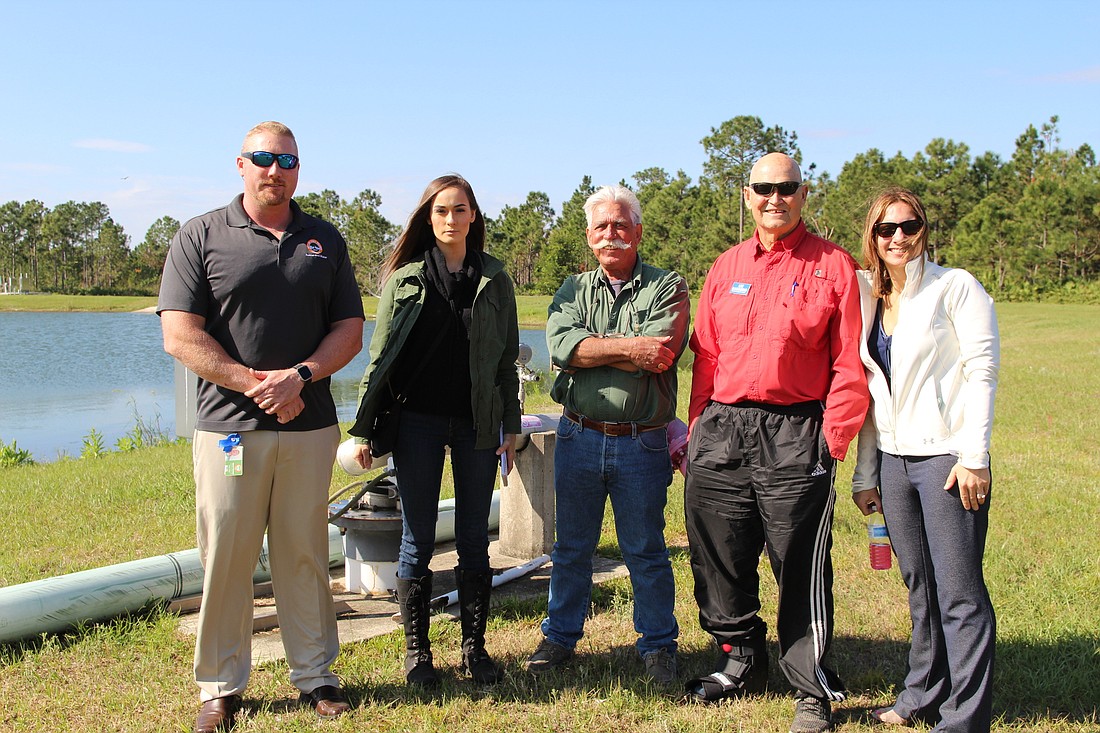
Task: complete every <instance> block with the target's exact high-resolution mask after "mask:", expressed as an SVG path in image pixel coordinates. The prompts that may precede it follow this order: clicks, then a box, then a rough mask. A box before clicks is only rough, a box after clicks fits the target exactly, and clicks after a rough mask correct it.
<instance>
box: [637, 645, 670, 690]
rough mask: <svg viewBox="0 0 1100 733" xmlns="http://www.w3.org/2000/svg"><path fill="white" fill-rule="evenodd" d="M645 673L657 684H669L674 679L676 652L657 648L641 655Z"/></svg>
mask: <svg viewBox="0 0 1100 733" xmlns="http://www.w3.org/2000/svg"><path fill="white" fill-rule="evenodd" d="M642 661H644V662H645V673H646V674H647V675H649V677H650V679H652V680H653V681H654V682H656V683H657V684H659V685H670V684H672V683H673V682H675V681H676V652H670V651H669V650H668V649H658V650H657V651H655V652H650V653H649V654H646V655H645V656H644V657H642Z"/></svg>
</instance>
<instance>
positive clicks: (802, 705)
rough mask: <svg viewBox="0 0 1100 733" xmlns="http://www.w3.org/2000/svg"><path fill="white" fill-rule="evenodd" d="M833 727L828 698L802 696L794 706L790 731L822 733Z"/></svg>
mask: <svg viewBox="0 0 1100 733" xmlns="http://www.w3.org/2000/svg"><path fill="white" fill-rule="evenodd" d="M832 727H833V722H832V715H831V708H830V706H829V701H828V700H819V699H817V698H816V697H802V698H799V700H798V702H797V703H796V704H795V706H794V722H792V723H791V733H823V731H827V730H831V729H832Z"/></svg>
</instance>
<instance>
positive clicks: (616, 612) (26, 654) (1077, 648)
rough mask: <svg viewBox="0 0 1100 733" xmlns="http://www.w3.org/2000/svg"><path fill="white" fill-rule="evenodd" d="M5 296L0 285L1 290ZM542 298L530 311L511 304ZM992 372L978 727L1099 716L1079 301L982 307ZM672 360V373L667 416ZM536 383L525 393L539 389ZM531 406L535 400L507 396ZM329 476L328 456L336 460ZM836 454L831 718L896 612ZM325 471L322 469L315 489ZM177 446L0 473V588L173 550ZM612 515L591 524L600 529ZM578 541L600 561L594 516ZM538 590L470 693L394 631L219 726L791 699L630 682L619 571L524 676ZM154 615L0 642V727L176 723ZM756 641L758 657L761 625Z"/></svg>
mask: <svg viewBox="0 0 1100 733" xmlns="http://www.w3.org/2000/svg"><path fill="white" fill-rule="evenodd" d="M4 300H6V299H5V298H0V303H2V302H3V301H4ZM539 307H541V308H543V311H542V312H543V313H545V310H544V309H545V300H543V301H542V304H541V306H539V305H538V304H535V305H532V306H531V310H532V313H537V312H538V308H539ZM998 312H999V316H1000V322H1001V335H1002V352H1003V358H1002V363H1003V366H1002V372H1001V383H1000V389H999V391H998V399H997V422H996V428H995V431H994V447H993V454H994V464H993V471H994V487H993V491H992V498H991V501H992V508H991V522H990V526H991V529H990V536H989V544H988V547H987V551H986V570H987V578H988V583H989V586H990V592H991V594H992V596H993V601H994V605H995V607H996V609H997V614H998V645H997V672H996V682H995V695H994V712H995V715H996V716H997V722H996V723H995V725H994V730H996V731H1025V730H1026V731H1054V732H1068V731H1100V713H1098V712H1097V708H1098V706H1100V533H1098V532H1097V530H1096V519H1097V517H1098V516H1100V453H1098V449H1097V446H1098V441H1097V436H1098V435H1100V411H1098V410H1097V409H1096V405H1097V404H1098V402H1100V369H1097V366H1098V365H1100V329H1097V323H1100V309H1098V308H1096V307H1093V306H1071V305H1035V304H1006V305H1003V306H1000V307H999V308H998ZM687 380H688V377H687V375H684V380H683V384H682V385H681V398H682V399H681V410H680V412H681V415H683V414H684V413H685V412H686V407H685V405H686V400H685V399H683V398H684V397H685V396H686V388H687ZM542 399H545V398H542ZM545 407H546V405H545V404H544V405H542V406H540V405H539V404H538V403H537V402H536V403H532V404H529V405H528V408H529V410H531V411H539V410H540V409H543V408H545ZM337 473H338V474H340V472H339V471H338V472H337ZM850 476H851V461H850V460H849V461H848V462H846V463H845V464H844V465H842V467H841V471H840V475H839V477H838V480H837V491H838V494H839V497H838V502H837V510H836V518H835V524H834V549H833V560H834V565H835V568H836V583H835V595H836V609H837V623H836V638H835V643H834V655H835V660H834V661H835V665H836V667H837V668H838V670H839V671H840V672H841V674H842V676H843V677H844V678H845V681H846V682H847V684H848V688H849V691H850V697H849V699H848V700H847V701H846V702H844V703H842V704H840V705H839V706H838V707H837V710H836V714H835V716H834V717H835V719H836V722H837V730H840V731H845V732H852V733H854V732H856V731H871V730H873V729H875V728H874V727H873V726H872V725H871V721H870V718H869V716H868V714H867V711H868V710H869V709H870V708H872V707H876V706H879V705H884V704H888V703H890V702H892V700H893V696H894V695H895V694H896V686H897V685H898V684H899V683H900V681H901V679H902V677H903V674H904V670H905V653H906V650H907V646H908V632H909V628H908V611H907V605H906V601H905V589H904V587H903V586H902V583H901V580H900V578H899V577H898V575H897V571H896V569H895V570H892V571H889V572H873V571H871V570H870V569H869V568H868V567H867V545H866V535H865V531H864V524H863V518H862V516H861V515H860V514H859V513H858V511H857V510H856V508H855V507H854V506H853V505H852V503H851V502H850V501H849V500H848V498H847V493H848V490H849V481H850ZM345 480H346V477H343V476H342V474H341V475H340V476H338V477H337V478H334V486H338V485H342V483H343V482H344V481H345ZM682 489H683V482H682V479H680V478H679V477H678V476H677V479H676V480H675V481H674V483H673V485H672V487H671V488H670V491H669V509H668V530H667V534H668V539H669V544H670V547H671V551H672V558H673V567H674V572H675V574H676V581H677V607H676V612H677V617H678V619H679V621H680V626H681V640H680V641H681V677H685V678H686V677H688V676H691V675H694V674H696V673H703V672H705V671H709V670H708V667H709V665H710V664H711V661H712V648H711V642H710V640H709V639H708V638H707V637H706V636H705V635H704V634H703V633H702V632H701V631H700V630H699V628H698V623H697V618H696V607H695V602H694V599H693V597H692V584H691V573H690V569H689V567H688V560H687V547H686V539H685V535H684V521H683V501H682ZM192 492H193V488H192V484H191V475H190V453H189V447H188V446H186V445H171V446H165V447H159V448H151V449H145V450H142V451H137V452H132V453H112V454H110V455H108V456H106V457H104V458H101V459H98V460H63V461H59V462H56V463H52V464H46V465H38V466H25V467H16V468H7V469H0V506H3V507H4V508H5V509H6V511H7V512H8V514H9V518H8V520H7V521H6V522H5V531H4V532H3V533H0V585H9V584H13V583H20V582H25V581H28V580H33V579H37V578H41V577H46V576H50V575H54V574H58V573H66V572H72V571H75V570H81V569H86V568H91V567H97V566H101V565H106V564H111V563H117V562H124V561H126V560H132V559H137V558H141V557H148V556H151V555H156V554H160V553H163V552H168V551H173V550H180V549H186V548H190V547H192V546H193V545H194V519H193V514H192V512H193V498H192ZM611 526H612V523H611V520H610V518H608V519H607V520H606V521H605V529H607V530H610V529H611ZM599 551H600V553H601V554H606V555H611V556H614V555H616V553H617V548H616V545H615V542H614V535H613V533H612V532H609V531H608V532H605V537H604V541H603V542H602V543H601V546H600V550H599ZM762 574H763V576H764V578H763V582H762V600H763V603H764V609H763V616H764V618H765V619H766V620H768V621H769V624H770V625H771V626H772V627H773V628H774V623H773V622H774V614H775V600H776V599H775V591H774V583H772V581H771V579H770V575H769V574H768V572H767V570H766V569H763V568H762ZM544 611H545V600H540V601H531V602H516V601H509V602H506V603H503V604H499V605H497V606H496V607H495V608H494V614H493V617H492V619H491V621H490V628H489V646H490V650H491V651H492V652H494V653H495V654H496V655H497V656H498V657H499V658H500V659H501V661H502V662H503V663H504V664H505V667H506V671H507V678H506V680H505V681H504V682H503V683H502V684H500V685H498V686H496V687H494V688H491V689H487V688H478V687H476V686H474V685H472V683H469V682H466V681H463V680H460V679H457V678H455V677H454V676H453V675H452V674H451V672H450V671H447V672H446V673H445V675H444V677H445V683H444V685H443V688H442V691H441V692H440V693H439V694H437V695H419V694H415V693H411V692H409V691H407V690H406V689H405V687H404V685H403V677H402V674H401V671H400V656H401V644H402V639H401V638H400V636H399V634H398V633H397V632H396V631H395V633H393V634H391V635H389V636H386V637H381V638H378V639H375V640H372V641H370V642H366V643H355V644H346V645H344V647H343V649H342V653H341V656H340V659H339V661H338V663H337V667H336V671H337V673H338V674H339V675H340V676H341V677H342V679H343V680H344V682H345V683H346V685H347V686H348V688H349V691H350V692H351V694H352V697H353V701H354V702H355V703H356V705H357V708H356V710H355V711H354V712H353V713H352V714H351V715H349V716H347V717H345V718H343V719H341V720H338V721H334V722H327V723H321V722H318V721H316V720H315V719H314V718H313V717H312V714H311V713H309V712H305V711H300V710H298V709H296V708H294V706H293V705H292V704H291V703H292V702H293V698H294V697H295V691H294V689H293V687H292V686H291V685H290V683H289V681H288V674H287V668H286V666H285V665H284V664H268V665H265V666H262V667H260V668H258V669H256V670H254V672H253V676H252V681H251V683H250V686H249V689H248V698H247V701H246V713H245V714H244V716H243V718H242V719H241V722H240V724H239V726H238V728H237V730H240V731H253V732H255V731H265V732H267V731H287V732H296V731H430V730H441V731H448V732H452V731H454V732H460V731H470V732H474V731H476V732H479V733H480V732H483V731H505V730H509V731H510V730H516V729H521V730H523V731H525V732H526V733H536V732H542V731H607V732H612V731H614V732H615V733H626V732H628V731H653V732H658V731H685V732H689V733H704V732H706V733H711V732H712V731H730V732H733V733H739V732H742V731H745V732H747V731H761V732H764V731H768V732H772V731H780V732H781V733H782V732H783V731H786V730H787V725H788V724H789V722H790V717H791V714H792V709H793V703H792V701H791V698H790V697H789V690H788V687H787V685H786V682H785V681H784V680H783V678H782V675H781V673H780V672H779V671H778V670H777V669H776V665H774V664H773V665H772V668H773V671H772V675H771V688H772V692H770V693H769V694H768V695H766V696H763V697H759V698H754V699H746V700H740V701H736V702H734V703H732V704H727V705H722V706H718V707H713V708H697V707H695V708H688V707H683V706H680V705H677V704H676V703H675V701H674V699H673V698H672V696H669V695H668V694H666V693H662V692H661V691H659V690H657V689H655V688H653V687H651V686H650V685H648V684H646V683H645V682H643V681H642V680H641V679H640V676H641V672H642V669H641V664H640V662H639V661H638V660H637V658H636V656H635V654H634V651H633V641H634V633H633V631H632V624H631V597H630V587H629V583H628V582H627V581H625V580H624V581H615V582H612V583H609V584H606V585H604V586H601V587H600V588H598V589H597V590H596V592H595V594H594V608H593V616H592V618H591V619H590V620H589V622H588V625H587V627H586V631H587V635H586V637H585V638H584V639H583V640H582V641H581V643H580V645H579V647H578V652H579V655H580V656H579V659H578V660H577V662H576V663H575V664H574V665H573V667H572V669H571V670H570V671H568V672H566V673H564V674H562V675H557V676H554V677H553V678H552V679H550V680H544V681H539V682H535V681H533V680H531V679H529V678H528V677H527V676H526V675H524V673H523V672H522V669H521V665H522V662H523V660H524V659H525V658H526V656H527V654H528V653H530V651H531V649H532V648H533V647H534V645H535V643H536V642H537V640H538V638H539V635H538V632H537V624H538V622H539V620H540V619H541V618H542V615H543V612H544ZM176 625H177V620H176V618H175V617H173V616H171V615H169V614H166V613H165V612H163V611H161V610H156V609H154V610H152V611H150V612H148V613H144V614H140V615H137V616H135V617H132V618H128V619H125V620H120V621H117V622H112V623H108V624H102V625H95V626H91V627H88V628H84V629H81V630H78V631H76V632H74V633H72V634H67V635H63V636H51V637H46V638H42V639H39V640H37V641H33V642H30V643H27V644H23V645H14V646H8V647H2V646H0V699H3V700H4V707H3V709H2V710H0V730H4V731H51V732H56V731H72V732H74V733H87V732H91V731H120V730H126V731H187V730H189V729H190V726H191V725H192V723H193V720H194V714H195V711H196V708H197V694H196V690H195V688H194V687H193V685H192V683H191V680H190V675H191V669H190V668H191V655H192V651H193V641H192V640H191V639H189V638H187V637H185V636H183V635H182V634H180V633H178V632H177V630H176ZM432 633H433V638H434V640H435V647H436V649H437V659H438V662H439V663H441V664H442V665H443V666H444V667H445V668H448V670H449V669H450V668H453V667H455V666H456V665H457V663H458V657H459V655H458V641H459V630H458V628H457V624H455V623H452V622H440V623H437V624H435V625H434V626H433V632H432ZM772 641H773V643H772V649H771V652H772V657H773V659H774V656H775V646H774V638H773V640H772Z"/></svg>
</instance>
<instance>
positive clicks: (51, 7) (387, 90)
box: [0, 0, 1100, 245]
mask: <svg viewBox="0 0 1100 733" xmlns="http://www.w3.org/2000/svg"><path fill="white" fill-rule="evenodd" d="M2 7H3V10H4V14H3V15H4V21H3V22H4V41H3V43H2V44H0V69H2V72H0V100H2V102H0V104H2V109H3V114H2V116H0V131H2V133H3V135H2V138H3V141H4V143H5V150H4V152H3V155H0V202H3V201H9V200H13V199H14V200H18V201H26V200H28V199H32V198H33V199H39V200H41V201H43V202H44V203H45V204H46V205H47V206H51V207H52V206H56V205H57V204H59V203H62V202H64V201H67V200H70V199H72V200H76V201H102V202H104V203H105V204H107V206H108V207H109V208H110V210H111V214H112V216H113V217H114V218H115V220H116V221H118V222H120V223H121V224H122V225H123V226H124V227H125V228H126V231H127V233H128V234H129V235H130V236H131V237H132V239H133V244H134V245H136V244H137V243H138V242H140V241H141V240H142V239H143V238H144V236H145V232H146V230H147V229H148V227H149V225H150V224H151V223H152V222H153V221H155V220H156V219H157V218H159V217H160V216H163V215H166V214H167V215H170V216H173V217H175V218H177V219H179V220H181V221H184V220H186V219H189V218H190V217H192V216H195V215H198V214H201V213H203V212H205V211H207V210H209V209H212V208H215V207H217V206H220V205H222V204H224V203H226V202H227V201H228V200H229V199H230V198H231V197H232V196H233V195H234V194H235V193H237V192H238V191H240V190H241V183H240V179H239V178H238V177H237V174H236V170H235V168H234V157H235V155H236V153H237V151H238V150H239V149H240V143H241V139H242V137H243V135H244V132H245V131H246V130H247V129H248V128H249V127H251V126H252V125H253V124H255V123H256V122H259V121H261V120H265V119H278V120H281V121H283V122H285V123H287V124H288V125H289V126H290V127H291V128H292V129H293V130H294V131H295V133H296V135H297V137H298V142H299V147H300V151H301V156H302V173H301V179H300V183H299V187H298V192H299V194H302V193H307V192H311V191H320V190H322V189H324V188H330V189H333V190H335V191H337V192H338V193H339V194H340V195H341V196H342V197H343V198H345V199H351V198H352V197H354V196H355V195H356V194H357V193H359V192H360V191H362V190H363V189H366V188H371V189H374V190H375V191H377V192H379V193H380V194H381V196H382V200H383V204H382V212H383V214H385V215H386V216H387V218H389V219H390V220H391V221H393V222H395V223H403V222H404V220H405V218H406V216H407V214H408V212H409V210H410V209H411V207H412V206H413V205H414V204H415V201H416V199H417V197H418V196H419V193H420V191H421V190H422V189H423V187H424V185H425V184H426V183H427V182H428V181H429V180H430V179H432V178H433V177H435V176H437V175H439V174H441V173H444V172H449V171H457V172H459V173H462V174H463V175H465V176H466V177H467V178H468V179H469V180H470V181H471V182H472V183H473V185H474V188H475V190H476V191H477V193H478V197H479V199H480V200H481V204H482V207H483V208H484V209H485V211H486V213H488V214H489V215H492V216H495V215H497V214H498V213H499V212H500V209H501V207H502V206H504V205H518V204H520V203H522V202H523V200H524V199H525V198H526V196H527V193H528V192H529V191H533V190H537V191H543V192H545V193H547V194H548V195H549V196H550V199H551V202H552V203H553V205H554V207H555V210H559V211H560V207H561V202H562V201H563V200H565V199H567V198H568V197H569V196H570V194H571V193H572V191H573V190H574V189H575V188H576V187H577V185H578V184H579V183H580V180H581V178H582V176H584V175H586V174H589V175H591V176H592V177H593V179H594V182H595V183H596V184H603V183H611V182H615V181H618V180H620V179H623V178H626V179H628V180H629V178H630V176H631V175H632V174H633V173H635V172H636V171H639V170H641V169H644V168H648V167H651V166H659V167H662V168H665V169H666V170H667V171H669V172H670V173H675V171H676V170H677V169H683V170H684V171H685V172H686V173H687V174H688V175H689V176H691V177H692V178H693V179H697V178H698V176H699V175H700V173H701V172H702V163H703V160H704V158H705V155H704V152H703V148H702V146H701V145H700V144H699V141H700V139H702V138H703V137H704V136H705V135H707V134H709V132H710V129H711V127H716V126H718V125H720V124H721V123H722V122H723V121H724V120H727V119H730V118H732V117H735V116H737V115H756V116H758V117H760V118H761V119H762V120H763V122H764V123H765V124H766V125H769V126H770V125H781V126H782V127H784V128H785V129H786V130H788V131H794V132H796V133H797V134H798V137H799V142H800V146H801V149H802V152H803V163H804V165H808V164H809V163H811V162H812V163H816V164H817V170H818V171H819V172H821V171H829V172H830V173H831V174H832V175H833V176H834V177H835V176H836V174H838V173H839V172H840V169H841V167H842V166H843V164H844V162H845V161H847V160H850V159H851V158H852V157H853V156H855V155H856V154H858V153H861V152H864V151H866V150H868V149H870V148H872V147H877V148H879V149H881V150H883V151H884V152H885V153H886V154H887V155H892V154H893V153H895V152H898V151H901V152H902V153H903V154H905V155H906V156H912V154H913V153H914V152H916V151H917V150H920V149H922V148H923V147H924V146H925V145H927V143H928V142H929V141H930V140H932V139H933V138H935V137H944V138H950V139H953V140H956V141H958V142H964V143H966V144H967V145H968V146H969V147H970V149H971V154H972V155H977V154H980V153H982V152H985V151H986V150H991V151H993V152H996V153H998V154H1000V155H1001V156H1003V157H1005V158H1007V157H1008V156H1010V155H1011V154H1012V151H1013V148H1014V142H1015V139H1016V137H1017V136H1019V135H1020V134H1021V133H1022V132H1023V131H1024V129H1025V128H1026V127H1027V126H1028V125H1029V124H1034V125H1036V127H1038V126H1039V125H1041V124H1042V123H1043V122H1045V121H1046V120H1047V119H1048V118H1049V117H1050V116H1051V115H1059V116H1060V118H1061V122H1060V128H1061V144H1062V146H1063V147H1069V148H1075V147H1077V146H1079V145H1081V144H1082V143H1085V142H1087V143H1089V144H1090V145H1092V146H1093V148H1095V149H1096V150H1097V151H1098V152H1100V42H1098V41H1097V33H1098V29H1100V3H1098V2H1093V1H1086V0H1081V1H1079V2H1071V1H1067V0H1052V1H1048V2H1043V3H1038V2H1034V1H1033V0H1029V1H1028V2H1019V1H1018V0H1003V1H1000V2H993V1H992V0H991V1H990V2H968V1H967V0H955V1H954V2H935V1H932V2H922V3H900V2H899V3H895V2H866V3H857V2H838V1H836V0H833V1H830V2H826V1H819V2H813V3H809V2H806V3H801V2H758V3H747V2H735V1H734V0H727V1H725V2H721V1H717V0H716V1H714V2H692V1H691V0H668V1H667V2H650V1H648V0H636V1H635V2H618V1H612V2H601V1H599V0H590V1H589V2H548V1H545V0H543V1H539V0H511V1H509V2H504V1H500V2H488V1H484V2H479V1H476V0H474V1H467V2H437V1H436V0H416V1H398V0H395V1H393V2H375V1H368V0H363V1H359V2H353V1H352V0H348V1H347V2H326V1H325V0H313V2H296V3H291V2H281V1H278V2H266V3H257V2H251V1H246V0H242V1H237V0H223V1H219V2H209V1H206V0H199V1H187V2H169V1H168V0H144V1H143V2H120V1H112V0H100V1H97V2H77V1H76V0H73V1H71V2H59V1H56V0H3V3H2Z"/></svg>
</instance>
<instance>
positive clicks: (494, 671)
mask: <svg viewBox="0 0 1100 733" xmlns="http://www.w3.org/2000/svg"><path fill="white" fill-rule="evenodd" d="M455 579H456V581H457V583H458V606H459V609H460V611H461V618H462V670H463V671H465V672H469V673H470V676H471V677H472V678H473V679H474V681H475V682H477V683H479V684H483V685H491V684H494V683H496V682H500V680H501V677H502V676H503V675H502V672H501V670H500V667H498V666H497V664H496V662H494V661H493V658H492V657H490V656H489V653H488V652H486V651H485V625H486V623H487V622H488V620H489V595H490V593H491V592H492V590H493V571H492V570H462V569H457V568H456V569H455Z"/></svg>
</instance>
